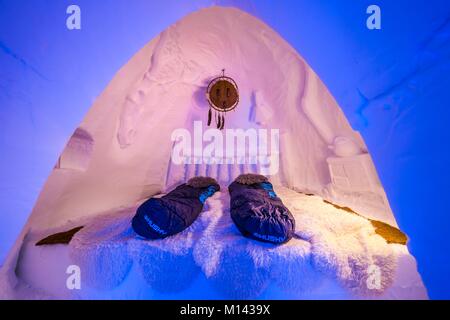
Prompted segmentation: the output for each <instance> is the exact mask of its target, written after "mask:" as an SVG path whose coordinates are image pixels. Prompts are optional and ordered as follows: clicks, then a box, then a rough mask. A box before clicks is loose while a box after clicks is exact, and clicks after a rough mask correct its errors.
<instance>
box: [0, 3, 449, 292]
mask: <svg viewBox="0 0 450 320" xmlns="http://www.w3.org/2000/svg"><path fill="white" fill-rule="evenodd" d="M371 4H372V3H371V2H370V1H365V0H360V1H350V0H349V1H332V0H321V1H309V0H304V1H252V0H248V1H238V0H235V1H233V0H223V1H209V0H196V1H189V2H187V1H183V2H180V1H172V0H168V1H164V2H159V1H145V0H135V1H132V2H130V1H125V0H115V1H108V2H107V3H106V2H105V3H100V2H92V1H87V0H80V1H77V5H78V6H79V8H81V25H80V26H81V29H79V30H69V29H68V28H67V27H66V24H65V21H66V18H67V17H68V14H67V13H66V9H67V6H68V5H69V4H67V3H64V2H60V3H56V2H55V3H52V4H50V3H48V2H46V1H37V2H36V3H33V4H31V3H29V2H27V1H22V0H21V1H0V9H1V10H0V59H1V66H2V68H1V70H0V72H1V74H2V77H1V78H0V81H1V82H0V84H1V87H0V88H1V89H0V105H1V107H0V117H1V123H2V127H1V129H0V130H1V132H2V135H1V138H0V146H1V148H2V150H3V152H2V160H1V162H2V166H0V167H1V176H2V179H1V181H0V183H1V190H2V195H1V200H2V201H1V203H2V213H1V214H0V218H1V227H0V228H1V232H0V238H1V240H2V241H1V242H0V264H1V271H0V279H1V286H0V298H3V299H47V298H50V299H108V298H112V299H227V298H237V299H427V298H432V299H442V298H447V299H448V298H450V296H449V294H448V290H447V288H448V287H449V285H450V274H449V272H448V270H450V254H449V252H450V241H449V240H448V239H447V238H446V234H447V230H449V229H450V218H448V215H447V214H446V213H447V212H448V210H447V209H449V206H448V204H447V202H446V201H445V198H446V195H447V192H446V191H447V189H448V188H446V187H445V185H444V183H445V181H446V180H447V178H448V172H447V171H448V170H446V166H445V164H446V163H448V160H449V155H450V153H449V152H448V151H447V150H446V148H445V141H447V140H448V138H449V134H448V130H447V126H446V125H445V120H446V119H448V116H449V115H450V112H449V111H448V110H447V108H446V102H447V101H448V100H449V98H450V97H448V94H449V93H448V90H446V88H447V87H448V86H449V85H450V76H449V74H450V73H449V72H448V71H449V67H450V64H449V62H450V60H449V57H448V54H449V48H450V20H449V19H450V18H449V17H450V5H449V4H448V2H447V1H445V0H442V1H440V0H432V1H430V0H428V1H422V0H414V1H406V0H399V1H395V3H394V1H387V0H380V1H377V5H378V7H379V8H380V9H381V21H382V24H381V29H379V30H370V29H369V28H368V27H367V26H366V20H367V19H368V17H369V15H370V13H368V12H367V8H368V7H369V6H370V5H371ZM17 17H20V19H18V18H17ZM222 69H225V72H226V74H227V75H229V76H230V77H232V78H233V79H234V80H235V81H236V83H237V85H238V90H239V103H238V105H237V107H236V109H234V110H233V111H230V112H227V114H226V122H225V123H222V125H223V126H224V130H219V129H215V128H213V127H208V125H207V124H206V118H207V115H208V110H209V108H210V105H209V104H208V100H207V98H206V97H205V93H206V91H207V90H208V83H209V82H210V81H211V80H212V79H213V78H215V77H220V74H221V73H222V72H223V71H222ZM215 119H216V120H217V117H216V118H215ZM214 125H215V123H214V124H213V126H214ZM235 130H242V131H245V132H246V136H245V138H248V140H247V141H248V144H251V141H252V139H254V141H257V143H256V145H257V146H259V148H261V145H264V146H265V147H266V149H268V150H269V152H268V153H265V154H263V158H264V156H266V158H267V159H266V158H264V161H267V162H264V161H262V160H261V161H260V160H259V159H262V158H260V156H261V155H260V154H259V153H258V154H249V153H251V152H249V151H245V150H244V151H243V152H244V153H242V154H241V158H242V159H243V161H240V160H239V152H240V151H241V150H240V149H239V146H238V147H237V148H236V149H237V150H236V151H237V157H236V159H234V158H233V157H234V154H233V155H232V158H233V159H232V160H231V161H230V162H227V161H228V160H230V157H229V154H228V150H229V149H228V147H229V145H228V144H227V143H228V141H229V140H230V139H231V138H230V137H231V136H232V134H233V132H234V134H236V131H235ZM252 130H253V131H252ZM252 134H254V135H252ZM183 135H184V136H183ZM180 137H184V138H186V137H188V139H187V140H188V141H189V143H187V144H186V145H182V144H181V143H180ZM245 138H244V141H245ZM221 139H223V140H221ZM181 140H183V139H181ZM184 140H186V139H184ZM261 141H265V142H263V143H262V142H261ZM184 142H185V141H184ZM244 145H245V143H244ZM211 146H214V149H213V150H212V149H211ZM232 149H233V150H234V144H233V148H232ZM180 150H181V151H182V152H181V153H182V157H181V158H182V159H181V160H180V161H178V162H177V161H175V160H174V157H176V156H178V154H177V152H178V151H180ZM258 151H260V149H258ZM246 152H249V153H246ZM252 156H255V158H257V159H258V160H257V161H255V162H251V161H248V162H246V160H251V159H252ZM211 159H213V160H211ZM234 160H235V161H234ZM211 161H212V162H211ZM265 164H268V165H265ZM244 173H254V174H257V173H258V174H264V175H266V176H267V177H268V178H269V180H270V182H271V183H272V184H273V185H274V190H275V192H276V195H277V196H278V197H279V198H280V199H282V201H283V203H284V204H285V205H286V207H287V208H288V209H289V210H290V212H292V215H293V217H294V218H295V233H294V236H293V238H292V239H291V240H290V241H289V242H287V243H284V244H282V245H276V246H273V245H271V244H267V243H262V242H259V241H255V240H252V239H248V238H245V237H243V236H242V235H241V234H240V233H239V231H238V230H237V229H236V226H235V224H234V223H233V221H234V220H233V221H232V219H231V218H230V210H231V208H230V195H229V193H228V185H230V183H231V182H233V180H234V179H236V177H237V176H239V175H240V174H244ZM195 176H208V177H212V178H214V179H215V180H216V181H217V182H218V184H219V185H220V191H219V192H216V193H215V194H213V195H212V196H210V197H209V198H208V199H207V200H205V201H206V202H204V204H205V205H204V208H203V210H202V212H201V213H200V215H199V217H198V218H197V220H196V221H195V222H194V223H193V224H192V225H191V226H189V227H188V228H187V229H185V230H184V231H182V232H180V233H177V234H176V235H174V236H171V237H167V238H165V239H161V240H154V241H151V240H144V239H142V238H140V237H138V236H137V235H136V234H135V233H134V232H133V230H132V228H131V224H130V221H131V218H132V217H133V215H134V214H135V213H136V209H137V207H138V206H139V205H140V204H142V202H143V201H145V200H146V199H148V198H150V197H161V196H162V195H163V194H167V193H169V192H170V191H171V190H173V189H174V188H175V187H176V186H178V185H180V184H183V183H185V182H187V181H188V180H189V179H190V178H192V177H195ZM234 222H235V221H234ZM80 226H82V227H83V228H82V229H81V230H77V233H75V235H74V236H73V238H71V240H70V243H69V244H68V245H67V244H64V245H63V244H56V245H45V246H36V245H35V244H36V242H37V241H39V240H40V239H42V238H45V237H46V236H48V235H50V234H55V233H59V232H62V231H67V230H70V229H73V228H75V227H80ZM383 230H388V231H389V232H388V233H389V234H388V235H386V233H383ZM392 230H393V231H392ZM400 230H401V231H400ZM392 232H393V233H394V235H395V237H394V236H392ZM404 234H406V235H407V238H408V240H407V243H406V241H403V238H402V237H403V236H404ZM399 235H400V240H399ZM73 265H75V266H79V267H80V268H81V270H82V275H83V276H82V287H81V288H79V290H78V289H77V290H69V289H68V287H67V281H66V279H67V277H68V275H67V268H68V266H73ZM373 268H375V269H373ZM374 270H375V271H376V272H379V274H380V276H381V280H379V283H377V281H375V283H372V282H371V276H372V275H373V272H374ZM376 272H375V273H376Z"/></svg>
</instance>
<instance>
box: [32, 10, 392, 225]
mask: <svg viewBox="0 0 450 320" xmlns="http://www.w3.org/2000/svg"><path fill="white" fill-rule="evenodd" d="M218 17H220V19H218ZM223 68H225V69H226V72H227V74H228V75H230V76H232V77H233V78H234V79H235V80H236V82H237V83H238V85H239V90H240V104H239V106H238V107H237V109H236V110H235V111H233V112H231V113H230V114H228V115H227V125H226V128H228V129H244V130H248V129H255V130H258V129H267V130H278V132H279V170H278V171H277V172H276V173H275V174H273V175H272V176H271V180H272V181H273V182H274V183H275V184H279V185H283V186H287V187H289V188H291V189H294V190H297V191H302V192H306V193H316V194H319V195H322V196H323V197H326V198H329V199H330V200H333V201H335V202H337V203H341V204H344V205H347V206H352V207H353V208H355V209H357V210H359V211H360V212H363V213H365V214H367V215H368V216H371V217H374V218H377V219H379V220H384V221H386V222H389V223H392V224H395V219H394V218H393V215H392V212H391V211H390V208H389V205H388V203H387V200H386V196H385V194H384V191H383V188H382V186H381V184H380V182H379V180H378V177H377V174H376V171H375V168H374V166H373V163H372V160H371V158H370V155H369V154H368V153H367V149H366V146H365V144H364V142H363V140H362V138H361V137H360V135H359V133H358V132H355V131H354V130H353V129H352V128H351V127H350V125H349V123H348V121H347V120H346V118H345V115H344V114H343V112H342V111H341V109H340V107H339V106H338V104H337V103H336V101H335V100H334V98H333V97H332V96H331V94H330V93H329V91H328V90H327V88H326V87H325V85H324V84H323V83H322V82H321V80H320V79H319V78H318V76H317V75H316V74H315V73H314V71H313V70H312V69H311V68H310V67H309V65H308V64H307V63H306V62H305V61H304V60H303V59H302V58H301V57H300V56H299V54H298V53H297V52H296V51H295V50H294V49H293V48H292V47H291V46H290V45H289V44H288V43H287V42H286V41H284V40H283V39H282V38H281V37H280V36H279V35H278V34H277V33H276V32H275V31H274V30H272V29H271V28H270V27H268V26H267V25H266V24H264V23H263V22H261V21H260V20H258V19H257V18H255V17H253V16H251V15H249V14H247V13H244V12H242V11H240V10H238V9H235V8H223V7H211V8H207V9H202V10H200V11H198V12H195V13H192V14H190V15H188V16H186V17H185V18H183V19H182V20H180V21H179V22H177V23H176V24H174V25H172V26H170V27H169V28H168V29H166V30H165V31H163V32H162V33H161V34H160V35H159V36H157V37H156V38H155V39H153V40H152V41H151V42H149V43H148V44H147V45H146V46H145V47H144V48H143V49H142V50H140V51H139V52H138V53H137V54H136V55H135V56H134V57H133V58H132V59H131V60H130V61H129V62H128V63H127V64H126V65H125V66H124V67H123V68H122V69H121V70H120V71H119V72H118V73H117V75H116V76H115V77H114V79H113V80H112V81H111V83H110V84H109V85H108V87H107V88H106V89H105V90H104V92H103V93H102V94H101V96H100V97H99V98H98V99H97V101H96V102H95V103H94V105H93V106H92V108H91V109H90V111H89V113H88V114H87V116H86V117H85V119H84V121H83V122H82V124H81V126H82V127H83V128H84V129H85V130H86V131H87V132H89V133H90V134H91V136H92V139H93V141H95V148H93V150H92V153H91V155H90V162H89V167H87V168H85V170H83V171H79V172H72V173H70V174H67V173H64V176H61V175H62V174H61V173H58V172H55V171H54V172H53V173H52V175H51V176H50V178H49V179H48V181H47V184H46V186H45V187H44V189H43V191H42V193H41V196H40V199H39V201H38V203H37V205H36V207H35V208H34V211H33V214H32V216H31V219H30V221H31V222H30V223H34V224H36V225H38V226H42V227H44V226H45V227H49V226H55V225H58V224H60V223H62V222H64V221H66V220H67V219H70V218H74V217H80V216H85V215H89V214H93V213H96V212H101V211H105V210H108V209H110V208H113V207H120V206H122V205H124V204H128V203H131V202H135V201H138V200H141V199H143V198H146V197H149V196H151V195H153V194H156V193H158V192H160V191H163V190H166V189H167V188H170V187H171V186H173V185H174V184H176V183H179V182H182V181H184V180H186V179H188V178H190V177H191V176H193V175H210V176H213V177H214V178H216V179H218V180H219V181H220V182H221V183H222V184H223V185H224V186H226V185H227V183H228V182H230V180H231V179H234V177H235V176H237V175H238V174H239V173H242V172H257V171H259V167H258V166H254V165H249V164H245V163H244V164H207V163H205V162H202V161H197V163H196V160H195V159H194V161H193V163H192V164H184V165H179V164H174V163H173V161H171V152H172V149H173V146H174V142H173V140H172V134H173V132H174V131H175V130H177V129H186V130H188V131H189V132H193V131H194V126H195V123H199V121H203V122H202V123H203V124H204V125H203V128H202V129H204V130H206V115H207V110H208V105H207V101H206V99H204V92H205V88H206V86H207V84H208V82H209V81H210V80H211V79H212V78H213V77H215V76H216V75H218V74H219V73H220V72H221V70H222V69H223ZM193 148H195V146H193ZM66 153H67V150H66V151H65V152H64V153H63V155H64V154H66ZM225 160H226V159H224V161H225ZM62 185H63V186H64V187H61V186H62ZM69 195H70V196H69ZM49 198H53V199H56V200H52V201H50V200H49ZM49 202H50V203H52V206H51V208H49V207H48V203H49ZM42 203H45V204H46V205H45V210H43V205H42ZM75 203H76V205H75Z"/></svg>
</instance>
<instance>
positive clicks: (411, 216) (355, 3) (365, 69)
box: [0, 0, 450, 299]
mask: <svg viewBox="0 0 450 320" xmlns="http://www.w3.org/2000/svg"><path fill="white" fill-rule="evenodd" d="M213 3H215V4H219V5H232V6H236V7H239V8H241V9H243V10H245V11H247V12H249V13H250V14H253V15H255V16H257V17H259V18H260V19H262V20H263V21H265V22H266V23H267V24H269V25H270V26H271V27H272V28H274V29H275V30H276V31H278V32H279V33H280V34H281V35H282V36H283V37H284V38H285V39H286V40H287V41H288V42H289V43H290V44H291V45H292V46H293V47H295V48H296V49H297V51H298V52H299V53H300V54H301V55H302V56H303V57H304V58H305V59H306V61H307V62H308V63H309V64H310V65H311V67H312V68H313V69H314V70H315V71H316V72H317V74H318V75H319V76H320V77H321V79H322V80H323V81H324V83H325V84H326V85H327V87H328V88H329V90H330V91H331V92H332V94H333V95H334V97H335V98H336V100H337V101H338V103H339V104H340V106H341V107H342V109H343V110H344V112H345V114H346V115H347V117H348V119H349V121H350V122H351V125H352V126H353V128H355V129H356V130H359V131H360V132H361V134H362V135H363V137H364V139H365V141H366V143H367V145H368V147H369V150H370V152H371V153H372V156H373V159H374V162H375V165H376V167H377V170H378V173H379V175H380V179H381V181H382V183H383V185H384V187H385V190H386V193H387V195H388V198H389V200H390V203H391V206H392V209H393V211H394V214H395V216H396V218H397V220H398V223H399V225H400V227H401V228H402V229H403V230H404V231H405V232H406V233H407V234H408V235H409V236H410V238H411V241H410V243H409V248H410V250H411V251H412V253H413V254H414V255H415V256H416V258H417V259H418V263H419V270H420V273H421V275H422V277H423V279H424V281H425V284H426V286H427V288H428V289H429V293H430V297H431V298H435V299H438V298H447V299H448V298H450V291H449V290H448V289H447V288H449V287H450V271H449V270H450V240H449V237H448V233H450V211H449V207H450V206H449V204H448V202H449V200H448V198H449V190H450V188H449V186H448V185H447V184H446V183H447V182H448V181H449V178H450V175H449V172H448V171H449V170H448V168H447V166H448V165H450V161H449V160H450V152H449V151H448V145H449V142H450V133H449V129H448V128H449V124H448V121H449V120H450V111H449V107H450V105H449V101H450V2H449V1H448V0H395V1H392V0H371V1H366V0H334V1H333V0H296V1H279V0H259V1H257V0H254V1H250V0H249V1H227V0H225V1H207V0H193V1H182V0H165V1H149V0H102V1H99V0H95V1H92V0H71V1H66V0H33V1H31V0H28V1H27V0H0V156H1V158H0V178H1V179H0V210H1V211H0V263H3V261H4V259H5V257H6V255H7V253H8V251H9V249H10V247H11V246H12V244H13V243H14V241H15V240H16V237H17V235H18V234H19V232H20V230H21V228H22V226H23V225H24V223H25V222H26V219H27V218H28V216H29V214H30V212H31V209H32V207H33V205H34V203H35V201H36V199H37V197H38V194H39V191H40V190H41V188H42V186H43V184H44V182H45V180H46V178H47V177H48V175H49V173H50V171H51V169H52V167H53V165H54V164H55V162H56V159H57V158H58V156H59V154H60V153H61V151H62V150H63V148H64V145H65V143H66V142H67V140H68V138H69V137H70V135H71V134H72V133H73V131H74V130H75V128H76V127H77V125H78V124H79V123H80V122H81V120H82V119H83V117H84V115H85V114H86V112H87V111H88V109H89V107H90V106H91V104H92V102H93V101H94V99H95V98H96V97H97V96H98V95H99V94H100V93H101V92H102V90H103V89H104V88H105V87H106V86H107V84H108V82H109V81H110V80H111V79H112V77H113V76H114V74H115V73H116V72H117V71H118V69H119V68H120V67H121V66H123V65H124V64H125V63H126V62H127V61H128V60H129V59H130V58H131V57H132V56H133V54H135V53H136V52H137V51H138V50H139V49H141V48H142V47H143V46H144V45H145V44H146V43H147V42H148V41H150V40H151V39H152V38H153V37H154V36H156V35H157V34H158V33H160V32H161V31H163V30H164V29H165V28H166V27H168V26H169V25H170V24H172V23H174V22H176V21H177V20H178V19H180V18H182V17H183V16H184V15H186V14H188V13H190V12H192V11H195V10H198V9H200V8H203V7H207V6H210V5H212V4H213ZM70 4H77V5H79V6H80V7H81V15H82V29H81V30H74V31H69V30H68V29H67V28H66V24H65V23H66V18H67V14H66V8H67V7H68V6H69V5H70ZM371 4H377V5H379V6H380V7H381V12H382V29H381V30H372V31H371V30H368V29H367V28H366V19H367V17H368V15H367V14H366V8H367V7H368V6H369V5H371Z"/></svg>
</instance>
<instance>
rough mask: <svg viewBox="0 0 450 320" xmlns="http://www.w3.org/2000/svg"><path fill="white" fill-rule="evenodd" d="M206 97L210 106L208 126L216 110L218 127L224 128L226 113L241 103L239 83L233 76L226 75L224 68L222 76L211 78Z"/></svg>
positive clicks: (215, 115) (215, 116)
mask: <svg viewBox="0 0 450 320" xmlns="http://www.w3.org/2000/svg"><path fill="white" fill-rule="evenodd" d="M206 98H207V99H208V103H209V106H210V108H209V111H208V126H209V125H211V121H212V118H213V112H214V118H215V120H216V125H217V129H220V130H222V129H223V128H224V127H225V113H227V112H228V111H231V110H233V109H234V108H236V106H237V105H238V103H239V91H238V87H237V84H236V82H235V81H234V80H233V79H232V78H230V77H227V76H225V69H223V70H222V75H221V76H220V77H217V78H215V79H213V80H211V82H210V83H209V85H208V89H207V90H206ZM213 109H214V111H213Z"/></svg>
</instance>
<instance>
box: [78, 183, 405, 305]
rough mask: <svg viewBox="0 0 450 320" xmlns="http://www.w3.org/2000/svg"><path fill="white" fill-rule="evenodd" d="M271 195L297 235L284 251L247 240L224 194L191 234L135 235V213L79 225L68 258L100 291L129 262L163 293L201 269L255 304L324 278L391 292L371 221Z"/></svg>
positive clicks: (387, 262)
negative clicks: (273, 291)
mask: <svg viewBox="0 0 450 320" xmlns="http://www.w3.org/2000/svg"><path fill="white" fill-rule="evenodd" d="M275 190H276V191H277V194H278V195H279V197H280V198H281V199H282V200H283V202H284V204H285V205H286V206H287V207H288V208H289V209H290V210H291V212H292V214H293V215H294V217H295V219H296V234H297V237H296V238H293V239H292V240H291V241H289V242H288V243H287V244H284V245H281V246H275V245H270V244H265V243H261V242H257V241H254V240H250V239H247V238H244V237H243V236H242V235H241V234H240V233H239V231H238V230H237V228H236V227H235V226H234V224H233V222H232V220H231V218H230V214H229V200H230V199H229V194H228V192H227V191H222V192H217V193H216V194H215V195H213V196H212V197H211V198H209V199H208V200H207V201H206V205H205V208H204V211H203V212H202V213H201V214H200V217H199V218H198V219H197V221H195V222H194V223H193V224H192V225H191V226H190V227H189V228H188V229H186V230H185V231H183V232H181V233H179V234H178V235H175V236H173V237H169V238H166V239H164V240H155V241H147V240H145V239H142V238H140V237H138V236H136V235H135V234H134V232H133V231H132V229H131V225H130V221H131V219H132V217H133V215H134V213H135V210H136V207H131V208H127V209H121V210H119V211H116V212H114V213H109V214H105V215H99V216H96V217H93V218H91V219H90V220H87V221H82V223H81V222H80V225H84V226H85V227H84V228H83V229H82V230H81V231H79V232H78V233H77V234H75V236H74V238H73V239H72V241H71V243H70V245H69V247H70V254H71V257H72V259H73V260H74V262H75V263H77V264H78V265H79V266H80V267H81V269H82V270H83V272H84V279H85V281H86V283H87V284H88V285H89V286H92V287H94V288H101V289H110V288H114V287H116V286H118V285H119V284H120V283H121V282H122V281H123V280H124V279H125V278H126V276H127V274H128V272H129V270H130V269H131V266H132V264H133V263H137V264H138V265H139V269H140V270H141V273H142V275H143V278H144V279H145V280H146V282H147V283H148V284H149V285H150V286H151V287H152V288H153V289H155V290H157V291H160V292H177V291H181V290H183V289H185V288H187V287H189V286H190V284H191V283H192V281H193V280H194V279H195V277H196V276H197V275H198V273H199V272H200V271H202V272H203V273H204V274H205V275H206V277H207V278H208V279H209V280H210V281H211V282H212V283H213V284H214V286H215V287H216V288H217V290H219V291H220V292H221V293H223V294H225V295H226V296H228V297H230V298H241V299H251V298H257V297H258V296H259V295H260V294H261V293H262V292H263V291H264V289H265V288H266V287H267V286H268V285H269V284H270V283H275V284H276V285H277V286H278V287H279V288H280V289H281V290H286V291H294V292H299V291H301V292H306V291H308V290H313V289H314V288H316V287H318V286H320V284H321V279H323V278H324V276H323V275H324V274H326V275H327V276H331V277H334V278H336V279H337V280H338V282H339V283H340V284H341V285H342V286H343V287H345V288H348V289H349V290H350V291H351V292H352V293H353V294H354V295H355V296H360V297H367V296H372V295H378V294H381V293H382V292H384V290H385V289H386V288H387V287H389V285H390V284H391V283H392V281H393V277H394V273H395V270H396V261H397V257H396V255H395V254H394V251H393V248H392V247H391V245H389V244H387V243H386V241H385V240H384V239H383V238H381V237H380V236H378V235H377V234H375V231H374V228H373V227H372V225H371V224H370V222H369V221H367V220H366V219H364V218H362V217H359V216H357V215H354V214H351V213H347V212H345V211H343V210H339V209H336V208H334V207H333V206H332V205H329V204H326V203H324V202H323V201H322V199H321V198H320V197H316V196H306V195H302V194H299V193H296V192H294V191H291V190H289V189H286V188H275ZM72 224H73V222H72ZM374 268H375V269H376V270H375V269H374ZM374 270H375V271H376V276H377V277H378V278H379V279H378V280H377V279H375V281H373V279H371V276H372V277H373V275H374Z"/></svg>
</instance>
